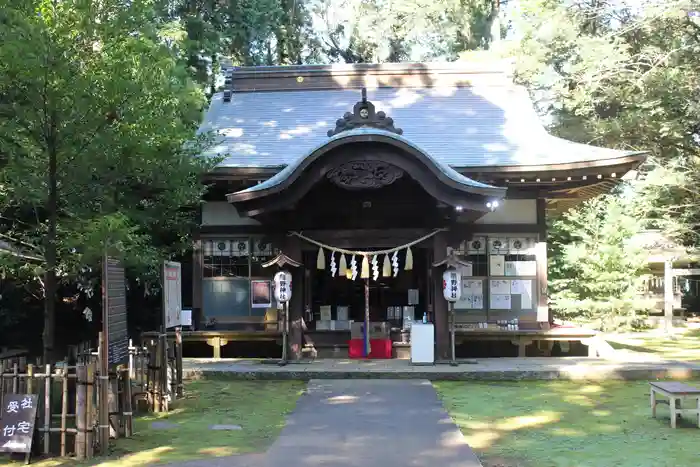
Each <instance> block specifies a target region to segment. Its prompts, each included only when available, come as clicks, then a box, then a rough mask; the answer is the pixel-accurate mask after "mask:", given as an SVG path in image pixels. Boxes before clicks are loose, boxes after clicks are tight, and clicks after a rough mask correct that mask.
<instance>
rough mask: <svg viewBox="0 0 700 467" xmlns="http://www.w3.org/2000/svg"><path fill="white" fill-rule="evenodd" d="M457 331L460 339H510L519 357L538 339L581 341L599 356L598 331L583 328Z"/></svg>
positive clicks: (592, 355)
mask: <svg viewBox="0 0 700 467" xmlns="http://www.w3.org/2000/svg"><path fill="white" fill-rule="evenodd" d="M455 333H456V337H457V339H458V340H459V341H461V340H473V341H510V342H511V343H512V344H513V345H515V346H517V347H518V357H525V356H526V348H527V346H528V345H530V344H532V343H534V342H538V341H544V342H550V343H553V342H556V341H579V342H581V343H582V344H583V345H585V346H587V347H588V356H589V357H597V356H598V345H599V339H600V338H599V337H598V333H597V332H596V331H592V330H590V329H582V328H552V329H517V330H510V329H483V328H463V327H462V328H457V329H455Z"/></svg>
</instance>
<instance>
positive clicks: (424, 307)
mask: <svg viewBox="0 0 700 467" xmlns="http://www.w3.org/2000/svg"><path fill="white" fill-rule="evenodd" d="M379 249H380V248H375V250H379ZM430 253H431V252H430V251H429V250H428V249H426V248H416V249H413V250H412V256H413V268H412V269H411V270H409V271H405V270H402V271H400V272H399V273H398V274H397V275H396V276H394V275H393V271H392V274H390V275H389V276H388V277H384V276H383V274H381V272H382V271H380V274H379V277H378V278H377V279H376V280H374V279H373V278H370V279H369V280H368V282H369V320H370V321H371V322H387V323H389V325H390V326H391V327H392V328H401V327H403V326H404V322H405V321H407V320H411V321H412V320H416V319H422V317H423V314H424V313H425V314H426V315H427V313H428V311H429V310H428V308H429V307H428V305H429V298H428V297H429V295H430V294H429V292H430V287H429V268H428V258H429V255H430ZM398 256H399V258H398V259H399V263H400V264H402V265H403V264H405V253H401V254H400V255H398ZM316 260H317V253H316V252H315V251H306V252H305V254H304V265H305V266H306V267H307V268H308V271H309V281H310V283H309V286H308V287H305V288H304V290H305V292H306V291H308V294H309V296H308V297H304V303H305V304H307V309H308V310H309V313H308V315H309V316H308V321H309V322H308V323H307V326H308V328H309V329H310V330H330V331H349V330H350V327H351V323H352V322H361V321H364V319H365V280H364V279H361V278H360V277H357V278H356V279H355V280H353V279H352V274H348V275H347V276H350V277H349V278H348V277H347V276H346V275H342V276H341V275H336V276H335V277H333V276H331V275H330V274H329V272H328V270H319V269H317V268H316V267H315V266H316Z"/></svg>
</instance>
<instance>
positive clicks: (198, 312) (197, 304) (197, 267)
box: [192, 238, 204, 329]
mask: <svg viewBox="0 0 700 467" xmlns="http://www.w3.org/2000/svg"><path fill="white" fill-rule="evenodd" d="M192 248H193V250H192V326H193V329H201V327H202V325H201V323H202V321H203V314H202V270H203V261H204V257H203V255H202V240H201V239H199V238H198V239H196V240H195V241H194V245H193V246H192Z"/></svg>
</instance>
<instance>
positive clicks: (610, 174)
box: [186, 62, 646, 358]
mask: <svg viewBox="0 0 700 467" xmlns="http://www.w3.org/2000/svg"><path fill="white" fill-rule="evenodd" d="M508 69H509V65H508V63H506V62H496V63H494V62H489V63H462V62H459V63H440V64H416V63H411V64H403V63H402V64H357V65H345V64H343V65H318V66H317V65H307V66H279V67H277V66H275V67H251V68H247V67H244V68H235V69H233V70H231V71H230V73H229V75H227V79H226V89H225V90H224V91H223V92H220V93H217V94H215V95H214V96H213V98H212V102H211V105H210V107H209V109H208V110H207V112H206V116H205V117H204V121H203V123H202V126H201V129H200V132H213V134H214V135H215V142H214V144H213V145H212V146H211V147H210V148H209V149H208V150H207V152H206V153H205V155H206V156H212V157H215V156H220V157H221V158H222V160H221V162H220V163H219V165H218V167H217V168H216V169H215V170H214V171H213V172H212V173H211V174H209V175H208V177H207V183H209V184H210V186H211V188H210V190H209V192H208V194H207V195H206V198H205V202H204V203H203V205H202V208H201V227H200V229H199V232H198V235H197V238H196V242H195V243H196V245H195V249H194V255H193V271H192V273H193V279H192V286H193V295H192V308H193V317H194V323H193V331H192V332H190V333H186V334H187V336H190V337H191V338H192V339H194V338H195V337H196V336H200V337H202V338H206V339H207V342H208V343H209V345H212V346H214V347H215V349H214V355H216V356H226V354H227V350H226V349H227V346H228V345H229V344H230V343H232V342H237V341H248V342H251V343H252V344H251V345H256V344H255V342H260V343H261V344H260V345H262V342H264V341H268V342H272V341H274V342H279V335H280V333H279V326H278V325H277V316H278V314H277V309H278V304H277V303H275V301H274V296H273V294H272V293H271V291H270V289H271V283H270V281H271V280H272V277H273V276H274V274H275V273H276V272H277V271H278V270H279V267H278V266H279V264H277V263H278V262H279V260H280V258H286V261H287V263H286V264H285V268H286V269H287V270H288V271H289V272H291V274H292V278H293V280H292V298H291V302H290V304H289V313H290V326H291V330H290V332H291V335H290V346H289V349H290V354H291V356H292V357H293V358H300V357H302V356H303V354H305V353H307V352H309V353H312V354H313V355H317V356H319V355H320V356H339V357H346V356H347V352H348V350H347V343H348V341H349V340H350V339H351V329H352V327H353V322H355V323H357V322H362V321H364V320H366V319H367V318H369V321H371V322H372V323H382V325H383V327H384V328H385V329H387V331H386V332H387V333H390V335H391V340H392V342H393V343H394V355H395V356H399V357H400V356H401V355H403V354H402V350H401V349H402V346H403V345H404V344H405V343H406V333H407V327H409V326H410V322H411V321H413V320H416V321H422V320H423V318H424V317H425V319H426V320H427V321H428V322H431V323H433V324H434V326H435V350H436V356H437V358H445V357H447V356H448V353H449V347H450V345H449V340H450V332H449V323H448V318H449V314H448V303H447V302H446V300H445V298H444V297H443V292H442V281H443V276H442V273H443V271H444V266H439V264H440V262H441V261H442V262H444V260H445V259H446V258H448V257H454V258H459V259H460V261H461V263H460V266H459V268H460V270H461V273H462V283H461V286H460V287H461V297H460V299H459V301H458V302H457V303H455V305H454V310H455V328H456V330H455V333H456V340H457V353H458V354H459V356H470V355H471V354H474V353H476V354H479V355H485V353H484V352H486V353H488V352H491V350H488V348H487V349H486V350H484V347H481V348H477V347H478V346H476V347H475V346H474V345H472V344H473V342H472V341H477V340H479V339H478V337H479V333H478V332H475V330H476V331H479V330H483V329H487V328H488V329H492V330H498V331H499V332H500V334H499V336H500V338H501V340H503V341H504V342H505V343H504V345H505V346H506V347H500V348H498V349H495V350H493V355H494V356H498V355H497V354H499V352H500V353H504V352H505V354H508V355H510V352H511V351H512V353H513V354H514V355H515V354H518V352H520V353H519V355H526V354H528V355H529V354H531V353H532V352H536V349H534V347H533V348H530V345H531V343H532V342H531V341H530V340H527V341H517V340H516V339H515V338H511V337H510V336H511V335H512V336H516V335H518V333H519V331H521V330H524V329H544V328H547V327H548V326H547V325H548V324H549V322H550V316H549V309H548V300H547V294H546V291H547V247H546V242H547V229H546V222H545V219H546V216H547V215H551V214H552V213H557V212H561V211H562V210H565V209H568V208H570V207H571V206H574V205H576V204H578V203H581V202H582V201H584V200H586V199H589V198H591V197H594V196H597V195H600V194H602V193H606V192H609V191H610V190H611V188H613V187H614V186H615V185H616V184H617V183H618V182H619V181H620V179H621V178H622V177H623V176H625V174H627V173H628V172H630V171H632V170H634V169H636V168H637V167H638V166H639V165H640V164H641V163H642V162H643V161H644V160H645V157H646V156H645V154H644V153H642V152H636V151H620V150H613V149H607V148H601V147H596V146H591V145H585V144H579V143H575V142H571V141H567V140H564V139H561V138H557V137H554V136H552V135H550V134H549V133H548V132H547V130H546V129H545V127H544V126H543V124H542V122H541V120H540V118H539V116H538V114H537V112H536V111H535V108H534V106H533V103H532V101H531V99H530V97H529V95H528V92H527V91H526V89H524V88H523V87H521V86H518V85H515V84H514V83H513V80H512V76H511V74H510V73H509V71H508ZM281 255H283V256H281ZM275 259H277V263H275ZM270 263H272V264H270ZM264 266H267V267H264ZM365 286H367V289H368V291H369V293H368V297H366V295H365ZM366 300H367V302H366ZM366 304H367V305H368V307H367V309H366ZM366 314H368V315H369V316H366ZM482 334H483V333H482ZM495 335H496V334H493V336H495ZM187 336H186V338H187ZM493 336H492V337H493ZM482 337H483V336H482ZM518 342H520V348H518ZM508 346H512V349H511V350H509V349H508ZM489 348H491V347H489ZM533 349H534V350H533ZM499 355H500V354H499ZM501 356H502V355H501Z"/></svg>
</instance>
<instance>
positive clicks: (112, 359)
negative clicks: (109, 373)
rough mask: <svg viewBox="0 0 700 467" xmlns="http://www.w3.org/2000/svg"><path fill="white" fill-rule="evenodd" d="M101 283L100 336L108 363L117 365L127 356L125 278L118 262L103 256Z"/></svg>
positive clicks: (127, 331)
mask: <svg viewBox="0 0 700 467" xmlns="http://www.w3.org/2000/svg"><path fill="white" fill-rule="evenodd" d="M102 281H103V283H102V335H103V336H104V339H105V344H106V346H107V349H108V350H107V358H108V361H109V363H110V364H118V363H121V362H123V361H124V360H126V358H127V357H128V355H129V330H128V327H127V320H126V318H127V314H126V276H125V275H124V268H123V267H122V265H121V263H120V262H119V261H118V260H116V259H114V258H110V257H108V256H105V258H104V262H103V266H102Z"/></svg>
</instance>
